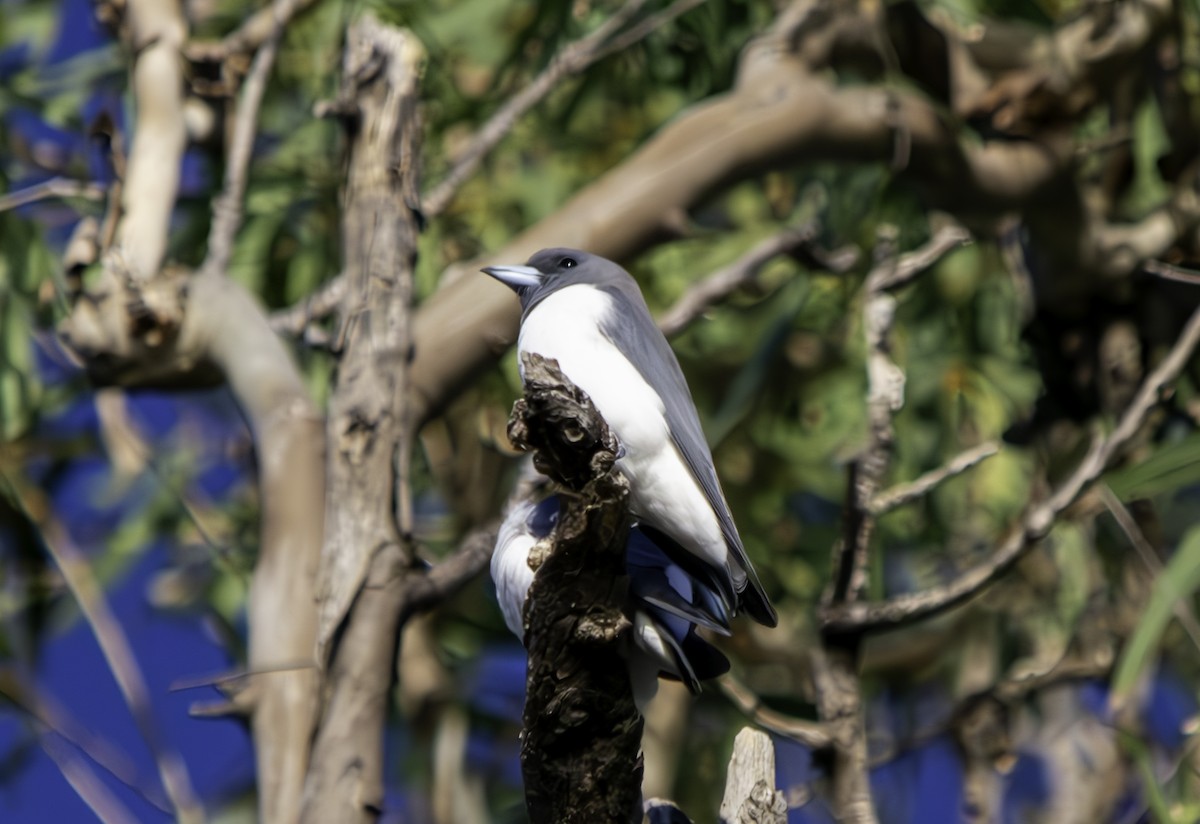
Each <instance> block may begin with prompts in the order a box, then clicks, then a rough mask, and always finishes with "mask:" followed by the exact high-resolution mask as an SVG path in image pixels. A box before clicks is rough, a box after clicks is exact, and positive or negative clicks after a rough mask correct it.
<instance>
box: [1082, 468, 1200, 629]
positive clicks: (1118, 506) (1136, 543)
mask: <svg viewBox="0 0 1200 824" xmlns="http://www.w3.org/2000/svg"><path fill="white" fill-rule="evenodd" d="M1097 491H1098V492H1099V493H1100V500H1101V501H1103V502H1104V506H1105V507H1107V508H1108V511H1109V514H1111V515H1112V516H1113V520H1114V521H1116V522H1117V526H1119V527H1120V528H1121V531H1122V532H1124V533H1125V537H1126V538H1128V539H1129V543H1130V544H1131V545H1132V546H1133V548H1134V550H1135V551H1136V552H1137V554H1138V557H1139V558H1140V559H1141V561H1142V563H1143V564H1144V565H1145V567H1146V569H1147V570H1148V571H1149V572H1150V573H1151V574H1152V575H1154V576H1155V577H1158V576H1159V575H1160V574H1162V571H1163V563H1162V561H1160V560H1159V558H1158V553H1156V552H1155V551H1154V547H1153V546H1151V545H1150V541H1149V540H1147V539H1146V535H1145V533H1143V532H1142V529H1141V527H1139V526H1138V522H1137V521H1136V520H1134V518H1133V515H1132V513H1130V511H1129V509H1128V508H1127V507H1126V506H1125V504H1123V503H1122V502H1121V499H1120V498H1118V497H1117V495H1116V493H1115V492H1113V491H1112V487H1110V486H1109V485H1108V484H1099V486H1098V487H1097ZM1174 612H1175V617H1176V619H1178V621H1179V625H1180V626H1181V627H1183V631H1184V632H1186V633H1187V635H1188V638H1190V639H1192V643H1193V644H1194V645H1195V646H1196V648H1197V649H1200V622H1198V621H1197V620H1196V613H1195V612H1193V611H1192V607H1191V604H1190V603H1189V602H1188V601H1186V600H1183V599H1180V600H1178V601H1176V602H1175V606H1174Z"/></svg>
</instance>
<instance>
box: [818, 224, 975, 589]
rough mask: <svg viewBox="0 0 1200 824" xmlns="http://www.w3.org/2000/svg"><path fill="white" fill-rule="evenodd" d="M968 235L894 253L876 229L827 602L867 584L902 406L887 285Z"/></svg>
mask: <svg viewBox="0 0 1200 824" xmlns="http://www.w3.org/2000/svg"><path fill="white" fill-rule="evenodd" d="M968 238H969V235H968V234H967V233H966V232H965V231H964V230H963V229H961V228H960V227H958V226H954V225H951V226H946V227H943V228H941V229H939V230H938V231H937V232H935V233H934V236H933V237H932V238H930V240H929V242H928V243H926V244H925V245H924V246H922V247H921V248H920V249H917V250H916V251H913V252H909V253H908V254H905V255H897V254H896V252H895V249H894V237H893V234H892V230H891V229H888V230H887V232H881V236H880V239H879V245H878V247H877V249H876V258H877V261H878V262H877V263H876V265H875V267H874V268H873V269H872V270H871V271H870V272H869V273H868V274H867V278H866V281H865V282H864V284H863V298H862V304H863V310H862V311H863V319H862V324H863V334H864V336H865V338H866V349H867V444H866V446H865V447H864V449H863V451H862V454H861V456H860V457H859V458H858V459H857V460H856V461H855V462H854V464H853V466H852V467H851V472H850V481H849V487H850V494H849V498H848V502H847V504H846V513H845V522H844V529H843V536H842V538H841V540H840V541H839V542H838V545H837V546H836V547H835V548H834V561H833V569H834V571H835V572H834V577H833V581H832V587H831V589H830V590H829V593H828V595H827V603H830V604H839V603H843V602H853V601H857V600H858V599H859V598H861V597H862V593H863V592H864V591H865V589H866V586H867V561H868V550H869V546H870V541H871V535H872V534H873V533H874V531H875V514H874V512H873V511H872V507H871V503H872V501H873V500H874V499H875V496H876V495H877V494H878V493H879V489H880V486H881V485H882V484H883V478H884V475H885V474H886V473H887V469H888V464H889V463H890V461H891V452H892V444H893V440H894V437H895V433H894V429H893V426H892V416H893V415H894V414H895V413H896V412H897V411H899V409H900V408H901V407H902V406H903V405H904V382H905V378H904V372H903V371H902V370H901V369H900V367H898V366H897V365H896V364H895V363H894V362H893V361H892V359H891V354H890V351H891V345H890V343H889V342H888V336H889V335H890V334H891V329H892V321H893V319H894V317H895V313H896V299H895V298H894V297H892V296H891V295H890V294H888V293H887V291H886V290H888V289H892V288H895V287H897V286H901V285H903V284H906V283H908V282H909V281H911V280H912V279H913V278H914V277H916V276H917V275H918V274H920V273H921V272H923V271H925V270H926V269H927V268H929V267H930V266H931V265H933V264H934V263H935V262H937V261H938V260H939V259H940V258H941V257H942V256H943V255H944V254H946V252H948V251H949V250H951V249H953V248H955V247H957V246H959V245H961V244H962V243H964V242H965V241H966V240H967V239H968Z"/></svg>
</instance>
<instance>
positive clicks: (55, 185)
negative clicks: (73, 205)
mask: <svg viewBox="0 0 1200 824" xmlns="http://www.w3.org/2000/svg"><path fill="white" fill-rule="evenodd" d="M104 192H105V189H104V187H103V186H101V185H100V184H98V183H89V182H85V181H82V180H71V179H70V178H66V177H52V178H50V179H49V180H43V181H42V182H41V183H35V184H34V185H32V186H27V187H25V188H24V189H18V190H17V191H15V192H7V193H6V194H3V195H0V212H7V211H9V210H11V209H19V208H20V207H22V206H27V205H29V204H30V203H36V202H37V201H39V200H47V199H48V198H52V197H82V198H86V199H88V200H103V199H104Z"/></svg>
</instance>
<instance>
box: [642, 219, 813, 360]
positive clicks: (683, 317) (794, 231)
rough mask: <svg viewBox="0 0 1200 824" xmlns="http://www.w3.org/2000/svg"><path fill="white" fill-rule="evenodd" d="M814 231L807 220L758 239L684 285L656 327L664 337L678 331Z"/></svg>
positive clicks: (801, 244) (798, 246) (809, 240)
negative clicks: (729, 260)
mask: <svg viewBox="0 0 1200 824" xmlns="http://www.w3.org/2000/svg"><path fill="white" fill-rule="evenodd" d="M816 234H817V224H816V223H815V222H810V223H806V224H805V225H803V226H798V227H795V228H791V229H784V230H783V231H781V232H777V233H776V234H774V235H771V236H770V237H768V238H766V239H764V240H762V241H760V242H759V243H758V244H756V245H755V246H754V247H753V248H751V249H750V250H749V251H748V252H746V253H745V254H744V255H742V256H741V257H740V258H738V259H737V260H735V261H734V262H733V263H731V264H729V265H728V266H725V267H723V268H721V269H718V270H717V271H715V272H713V273H712V274H710V275H708V276H707V277H706V278H704V279H703V280H700V281H697V282H696V283H695V284H693V285H692V286H690V287H688V290H687V291H686V292H684V293H683V294H682V295H680V297H679V299H678V300H677V301H675V304H674V305H673V306H672V307H671V308H670V309H668V310H667V311H666V312H664V313H663V314H662V315H661V316H659V318H658V328H659V329H661V330H662V333H663V334H664V335H666V336H667V337H671V336H672V335H676V334H678V333H679V332H681V331H683V329H684V328H686V327H687V326H688V325H689V324H690V323H691V322H692V321H694V320H695V319H696V318H698V317H700V316H701V315H702V314H704V313H705V312H706V311H707V310H708V309H709V308H710V307H712V306H714V305H716V304H717V303H718V302H719V301H721V300H722V299H723V298H725V297H728V296H729V295H731V294H733V293H734V292H735V291H737V290H738V289H739V288H741V287H742V286H744V285H746V284H747V283H750V282H751V281H753V280H754V279H755V278H756V277H758V273H759V272H760V271H762V268H763V267H764V266H766V265H767V264H768V263H770V262H771V261H772V260H774V259H775V258H777V257H779V256H780V255H790V254H795V253H796V252H797V251H798V250H800V249H801V248H803V247H805V246H807V245H809V244H810V243H812V241H813V239H814V238H815V237H816Z"/></svg>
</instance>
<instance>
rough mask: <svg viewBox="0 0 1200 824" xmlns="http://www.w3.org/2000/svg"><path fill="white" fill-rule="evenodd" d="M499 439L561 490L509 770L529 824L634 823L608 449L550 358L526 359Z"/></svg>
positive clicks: (619, 522)
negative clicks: (516, 751)
mask: <svg viewBox="0 0 1200 824" xmlns="http://www.w3.org/2000/svg"><path fill="white" fill-rule="evenodd" d="M524 369H525V397H524V399H523V400H521V401H518V402H517V405H516V406H515V407H514V409H513V417H512V419H511V421H510V424H509V436H510V438H511V439H512V440H513V443H515V444H517V445H519V446H522V447H525V448H533V449H535V450H537V451H536V454H535V462H536V463H537V465H538V466H539V468H541V469H542V470H543V471H545V472H547V473H548V474H550V475H551V477H553V478H555V479H556V480H558V481H559V482H560V483H562V484H564V485H565V486H566V487H568V488H569V489H570V490H571V491H572V493H574V494H568V495H563V496H562V500H563V504H562V509H561V511H560V514H559V522H558V527H557V529H556V531H555V533H554V540H553V546H552V548H551V549H550V550H549V552H548V554H547V555H546V556H545V557H544V558H543V559H541V565H540V567H539V568H538V570H537V574H536V575H535V577H534V581H533V585H532V586H531V587H530V589H529V595H528V597H527V600H526V602H525V645H526V648H527V649H528V651H529V673H528V677H527V680H526V697H525V718H524V724H525V730H524V734H523V736H522V743H521V771H522V773H523V775H524V777H525V800H526V805H527V806H528V810H529V818H530V821H532V822H534V824H542V823H543V822H555V824H558V823H559V822H629V821H640V820H641V816H642V805H641V798H642V795H641V786H642V758H641V754H640V752H639V748H640V745H641V737H642V719H641V716H640V715H639V714H638V712H637V710H636V709H635V707H634V704H633V694H632V692H631V689H630V684H629V674H628V669H627V667H626V665H625V661H624V659H623V658H622V656H621V645H622V643H624V639H625V637H626V636H627V635H628V632H629V628H630V625H629V620H628V619H627V618H626V617H625V608H626V601H627V598H628V592H627V590H628V580H627V578H626V576H625V543H626V540H627V536H628V533H629V514H628V496H629V486H628V483H627V482H626V481H625V479H624V478H623V477H622V476H621V475H619V474H618V473H617V472H616V471H615V470H614V469H613V465H614V463H615V461H616V454H617V442H616V439H615V438H614V437H613V436H612V434H611V433H610V432H609V430H608V427H607V425H606V424H605V423H604V420H603V419H602V418H601V417H600V415H599V413H597V412H596V409H595V407H594V406H592V403H591V400H590V399H589V398H588V397H587V395H586V394H585V393H583V392H582V391H580V390H579V389H578V388H577V387H575V386H574V385H572V384H571V383H570V382H569V381H567V379H566V378H565V377H564V376H563V375H562V373H561V372H560V371H559V369H558V364H557V363H556V362H554V361H547V360H544V359H542V358H540V357H538V356H536V355H534V356H527V359H526V361H525V363H524Z"/></svg>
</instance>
